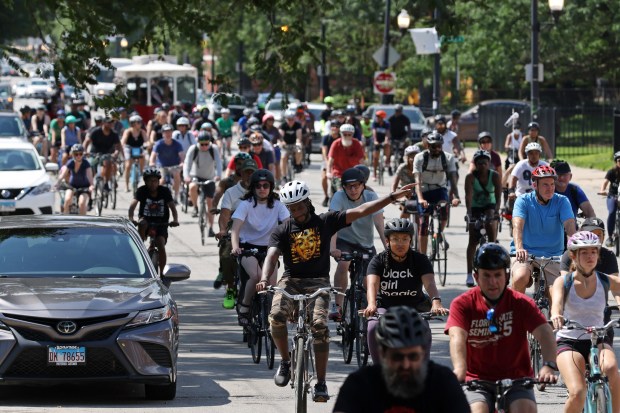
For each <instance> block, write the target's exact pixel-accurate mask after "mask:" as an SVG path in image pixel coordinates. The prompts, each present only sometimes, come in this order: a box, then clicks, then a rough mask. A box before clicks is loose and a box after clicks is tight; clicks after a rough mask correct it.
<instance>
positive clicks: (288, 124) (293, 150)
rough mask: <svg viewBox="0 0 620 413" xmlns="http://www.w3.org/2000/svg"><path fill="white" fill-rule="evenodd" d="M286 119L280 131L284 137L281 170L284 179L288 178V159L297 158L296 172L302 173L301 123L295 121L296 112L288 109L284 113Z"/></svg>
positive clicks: (281, 146)
mask: <svg viewBox="0 0 620 413" xmlns="http://www.w3.org/2000/svg"><path fill="white" fill-rule="evenodd" d="M284 118H285V119H286V121H285V122H283V123H282V124H281V125H280V128H279V131H280V136H281V137H282V144H281V145H280V148H281V149H282V157H281V158H280V169H281V171H282V177H283V178H284V177H286V174H287V170H288V169H287V168H288V157H289V156H291V155H293V156H295V158H294V159H295V162H294V163H295V170H296V171H295V172H301V145H302V144H303V141H302V127H301V124H300V123H299V122H297V121H296V120H295V111H294V110H291V109H287V110H286V111H285V112H284Z"/></svg>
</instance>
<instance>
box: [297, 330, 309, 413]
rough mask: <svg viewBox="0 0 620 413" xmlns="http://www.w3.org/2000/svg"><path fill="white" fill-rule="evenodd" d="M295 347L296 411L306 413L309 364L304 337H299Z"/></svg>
mask: <svg viewBox="0 0 620 413" xmlns="http://www.w3.org/2000/svg"><path fill="white" fill-rule="evenodd" d="M295 349H296V353H295V412H296V413H306V408H307V403H308V392H307V389H306V375H307V371H308V366H306V357H305V350H304V338H303V337H297V345H296V347H295Z"/></svg>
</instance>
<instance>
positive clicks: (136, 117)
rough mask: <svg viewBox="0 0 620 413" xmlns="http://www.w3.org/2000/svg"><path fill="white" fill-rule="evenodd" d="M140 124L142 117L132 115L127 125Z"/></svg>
mask: <svg viewBox="0 0 620 413" xmlns="http://www.w3.org/2000/svg"><path fill="white" fill-rule="evenodd" d="M135 122H142V117H141V116H140V115H133V116H132V117H130V118H129V123H135Z"/></svg>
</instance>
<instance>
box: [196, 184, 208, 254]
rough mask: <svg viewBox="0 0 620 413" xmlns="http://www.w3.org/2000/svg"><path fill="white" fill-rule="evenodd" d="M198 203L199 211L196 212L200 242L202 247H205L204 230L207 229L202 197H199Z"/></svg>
mask: <svg viewBox="0 0 620 413" xmlns="http://www.w3.org/2000/svg"><path fill="white" fill-rule="evenodd" d="M198 202H200V209H199V210H198V215H199V217H198V226H199V227H200V241H201V242H202V245H205V229H206V228H207V217H206V211H205V199H204V195H202V194H201V195H200V198H199V199H198Z"/></svg>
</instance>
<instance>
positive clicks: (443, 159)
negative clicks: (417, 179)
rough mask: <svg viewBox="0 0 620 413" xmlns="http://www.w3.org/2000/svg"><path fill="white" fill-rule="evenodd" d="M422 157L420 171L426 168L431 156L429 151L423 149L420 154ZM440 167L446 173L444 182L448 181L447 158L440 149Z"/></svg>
mask: <svg viewBox="0 0 620 413" xmlns="http://www.w3.org/2000/svg"><path fill="white" fill-rule="evenodd" d="M422 157H423V161H422V172H424V171H426V168H428V160H429V158H430V157H431V153H430V152H429V151H425V152H424V153H423V154H422ZM441 167H442V168H443V171H444V172H445V173H446V182H450V177H449V176H448V159H447V158H446V154H445V152H444V151H441Z"/></svg>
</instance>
